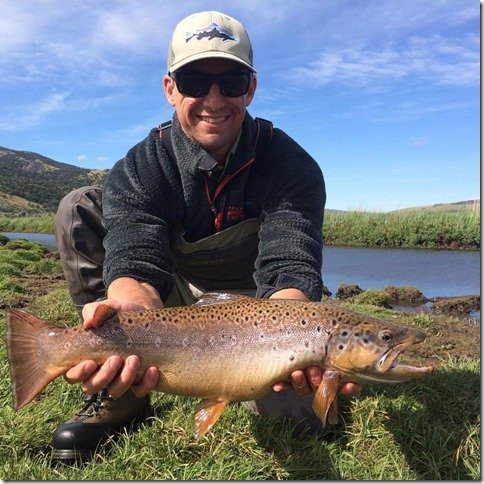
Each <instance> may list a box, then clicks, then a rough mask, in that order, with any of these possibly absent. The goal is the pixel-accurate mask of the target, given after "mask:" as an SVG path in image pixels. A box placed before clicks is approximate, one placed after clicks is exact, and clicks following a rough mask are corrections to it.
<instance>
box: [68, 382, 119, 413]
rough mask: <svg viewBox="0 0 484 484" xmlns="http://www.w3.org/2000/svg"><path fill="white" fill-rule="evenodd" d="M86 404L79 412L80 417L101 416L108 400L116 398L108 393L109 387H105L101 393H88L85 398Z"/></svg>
mask: <svg viewBox="0 0 484 484" xmlns="http://www.w3.org/2000/svg"><path fill="white" fill-rule="evenodd" d="M83 400H84V405H83V407H82V408H81V410H80V411H79V412H78V413H77V416H78V417H100V416H101V413H102V410H103V407H104V406H105V404H106V402H107V401H111V402H112V401H113V400H114V398H113V397H111V396H110V395H109V393H108V390H107V388H103V389H102V390H101V391H100V392H99V393H93V394H92V395H86V396H85V397H84V398H83Z"/></svg>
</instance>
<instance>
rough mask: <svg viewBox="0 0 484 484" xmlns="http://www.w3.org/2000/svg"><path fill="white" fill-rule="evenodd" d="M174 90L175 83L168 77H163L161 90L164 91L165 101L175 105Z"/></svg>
mask: <svg viewBox="0 0 484 484" xmlns="http://www.w3.org/2000/svg"><path fill="white" fill-rule="evenodd" d="M175 89H176V85H175V81H174V80H173V79H172V78H171V77H170V76H168V75H165V76H163V90H164V91H165V96H166V100H167V101H168V102H169V103H170V104H171V105H172V106H174V105H175V96H174V91H175Z"/></svg>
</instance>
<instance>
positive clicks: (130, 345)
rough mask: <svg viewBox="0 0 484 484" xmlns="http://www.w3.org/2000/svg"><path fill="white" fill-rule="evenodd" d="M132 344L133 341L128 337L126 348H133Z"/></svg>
mask: <svg viewBox="0 0 484 484" xmlns="http://www.w3.org/2000/svg"><path fill="white" fill-rule="evenodd" d="M132 346H133V341H132V340H130V339H127V340H126V348H127V349H128V350H129V349H131V348H132Z"/></svg>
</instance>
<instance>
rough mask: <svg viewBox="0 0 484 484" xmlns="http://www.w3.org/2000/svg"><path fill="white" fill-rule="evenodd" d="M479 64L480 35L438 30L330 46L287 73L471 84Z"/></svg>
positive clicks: (351, 80) (380, 82)
mask: <svg viewBox="0 0 484 484" xmlns="http://www.w3.org/2000/svg"><path fill="white" fill-rule="evenodd" d="M479 67H480V64H479V37H478V36H477V35H467V36H466V37H465V38H456V37H454V38H444V37H442V36H439V35H434V36H431V37H426V38H423V37H413V38H411V39H410V40H409V41H408V42H407V43H401V44H400V45H399V46H396V45H393V44H387V45H384V46H382V47H379V48H368V47H365V46H355V47H348V48H342V49H328V50H325V51H323V52H322V53H321V54H320V55H319V58H318V59H317V60H315V61H313V62H311V63H309V64H308V65H307V66H304V67H297V68H294V69H292V70H291V71H290V73H289V76H288V77H290V78H293V79H294V78H296V79H302V80H307V79H310V80H312V81H314V82H316V83H318V84H320V85H323V84H329V83H338V84H340V85H345V86H354V87H368V88H375V87H377V86H384V85H387V84H388V83H391V82H393V81H400V80H407V79H409V80H411V81H415V80H418V79H420V80H421V81H424V82H427V83H428V82H430V83H433V84H446V85H458V86H466V85H478V84H479Z"/></svg>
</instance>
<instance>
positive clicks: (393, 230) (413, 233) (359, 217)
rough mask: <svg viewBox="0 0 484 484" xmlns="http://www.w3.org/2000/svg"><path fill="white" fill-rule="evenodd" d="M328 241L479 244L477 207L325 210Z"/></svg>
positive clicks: (382, 244)
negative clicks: (378, 210) (362, 210)
mask: <svg viewBox="0 0 484 484" xmlns="http://www.w3.org/2000/svg"><path fill="white" fill-rule="evenodd" d="M324 240H325V243H326V244H328V245H341V246H354V247H363V246H370V247H404V248H450V249H455V248H460V249H476V250H477V249H479V248H480V241H481V238H480V214H479V211H478V210H473V209H468V210H464V211H461V212H431V211H426V210H422V211H415V212H402V213H376V212H329V213H327V214H326V215H325V220H324Z"/></svg>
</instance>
